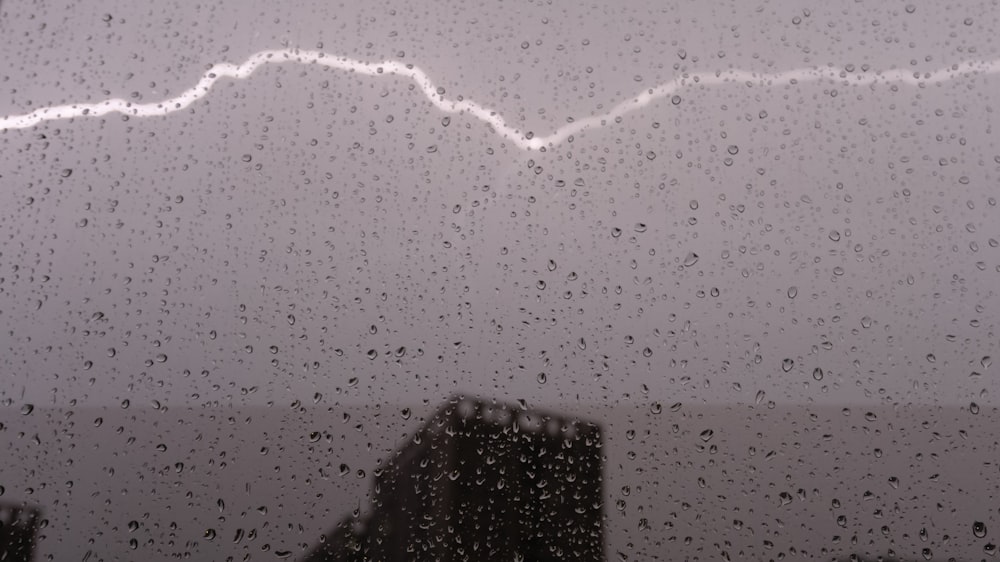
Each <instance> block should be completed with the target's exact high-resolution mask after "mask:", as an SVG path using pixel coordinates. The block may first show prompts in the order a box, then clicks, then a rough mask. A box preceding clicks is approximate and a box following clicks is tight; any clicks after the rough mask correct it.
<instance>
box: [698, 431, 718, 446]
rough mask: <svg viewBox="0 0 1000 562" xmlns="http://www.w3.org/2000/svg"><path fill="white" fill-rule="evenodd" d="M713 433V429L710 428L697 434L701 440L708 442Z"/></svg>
mask: <svg viewBox="0 0 1000 562" xmlns="http://www.w3.org/2000/svg"><path fill="white" fill-rule="evenodd" d="M714 435H715V431H712V430H711V429H706V430H705V431H702V432H701V433H700V434H699V435H698V436H699V437H701V440H702V441H704V442H705V443H708V442H709V441H710V440H711V439H712V437H713V436H714Z"/></svg>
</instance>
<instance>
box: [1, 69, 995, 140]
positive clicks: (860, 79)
mask: <svg viewBox="0 0 1000 562" xmlns="http://www.w3.org/2000/svg"><path fill="white" fill-rule="evenodd" d="M283 62H294V63H298V64H307V65H309V64H316V65H320V66H325V67H329V68H334V69H337V70H342V71H344V72H347V73H357V74H364V75H368V76H397V77H404V78H409V79H410V80H413V81H414V82H416V84H417V86H418V87H419V89H420V91H421V92H423V94H424V96H426V97H427V99H428V100H430V102H431V103H432V104H433V105H434V106H435V107H437V108H438V109H439V110H441V111H443V112H445V113H457V114H462V115H469V116H472V117H474V118H476V119H478V120H480V121H482V122H483V123H485V124H486V125H487V126H488V127H490V129H491V130H492V131H493V132H494V133H495V134H497V135H499V136H501V137H503V138H505V139H508V140H509V141H510V142H512V143H514V144H515V145H517V146H518V147H519V148H521V149H524V150H537V149H540V148H543V147H554V146H556V145H558V144H560V143H562V142H564V141H565V140H567V139H569V138H570V137H572V136H574V135H577V134H579V133H582V132H584V131H586V130H588V129H595V128H599V127H603V126H605V125H607V124H608V123H612V122H614V120H615V119H616V118H618V117H621V116H623V115H625V114H626V113H631V112H633V111H636V110H638V109H641V108H643V107H646V106H647V105H649V104H651V103H653V102H654V101H656V100H659V99H662V98H665V97H667V96H673V95H675V94H678V93H679V92H681V91H682V90H685V89H688V88H697V87H705V86H724V85H740V84H742V85H745V86H747V87H757V88H774V87H777V86H788V85H796V84H801V83H805V82H815V81H820V80H827V81H830V82H833V83H837V84H840V85H842V86H845V87H847V86H872V87H874V86H876V85H889V84H894V83H898V84H904V85H908V86H914V87H918V88H924V87H927V86H931V85H935V84H940V83H943V82H948V81H952V80H957V79H961V78H970V77H977V76H985V75H991V74H1000V59H998V60H992V61H966V62H961V63H956V64H952V65H950V66H947V67H943V68H939V69H936V70H931V71H923V72H918V71H914V70H901V69H892V70H882V71H875V70H868V71H858V72H855V71H848V70H846V69H844V68H841V67H837V66H832V65H828V66H821V67H813V68H797V69H793V70H786V71H783V72H774V73H765V72H753V71H748V70H739V69H728V70H719V71H715V72H685V73H681V74H680V75H678V76H676V77H674V78H673V79H671V80H669V81H667V82H664V83H663V84H660V85H658V86H654V87H652V88H648V89H644V90H642V91H640V92H638V93H636V94H635V95H633V96H632V97H630V98H628V99H626V100H624V101H622V102H620V103H619V104H618V105H616V106H614V107H613V108H611V110H610V111H608V112H607V113H604V114H602V115H594V116H590V117H585V118H582V119H575V120H573V119H568V120H567V121H568V122H567V124H566V125H564V126H562V127H560V128H559V129H557V130H555V131H553V132H552V133H550V134H549V135H546V136H537V135H534V136H532V135H530V133H527V132H523V131H520V130H519V129H518V128H516V127H512V126H510V125H508V124H507V122H506V121H505V120H504V118H503V117H502V116H501V115H500V114H499V113H498V112H497V111H494V110H492V109H490V108H488V107H484V106H482V105H480V104H478V103H476V102H474V101H471V100H454V99H448V98H445V97H444V95H442V94H439V93H438V88H437V86H436V85H435V84H434V82H433V81H432V80H431V79H430V77H429V76H428V75H427V73H426V72H424V71H423V70H421V69H420V68H419V67H417V66H414V65H412V64H406V63H403V62H400V61H391V60H390V61H384V62H363V61H359V60H354V59H351V58H347V57H340V56H336V55H331V54H329V53H323V52H320V51H304V50H297V49H279V50H266V51H260V52H258V53H255V54H253V55H251V56H250V58H248V59H247V60H246V61H245V62H244V63H242V64H238V65H237V64H231V63H219V64H216V65H214V66H212V67H211V68H210V69H208V71H207V72H205V74H204V75H203V76H202V77H201V80H199V81H198V83H197V84H195V85H194V86H193V87H191V88H189V89H188V90H185V91H184V92H183V93H181V94H180V95H178V96H176V97H173V98H170V99H167V100H164V101H161V102H152V103H144V104H136V103H131V102H128V101H126V100H123V99H121V98H113V99H109V100H104V101H100V102H97V103H89V104H68V105H59V106H50V107H42V108H39V109H36V110H35V111H32V112H31V113H28V114H25V115H14V116H7V117H2V118H0V130H7V129H26V128H29V127H32V126H34V125H37V124H39V123H42V122H44V121H52V120H56V119H70V118H75V117H100V116H103V115H107V114H109V113H115V112H118V113H122V114H125V115H129V116H132V117H154V116H158V115H167V114H169V113H173V112H175V111H180V110H182V109H184V108H186V107H188V106H189V105H191V104H192V103H194V102H195V101H197V100H198V99H201V98H202V97H204V96H206V95H208V93H209V91H210V90H211V89H212V86H213V85H214V84H215V83H216V82H217V81H218V80H219V79H221V78H235V79H244V78H247V77H249V76H250V75H251V74H253V72H254V71H255V70H257V69H258V68H260V67H261V66H263V65H265V64H269V63H283Z"/></svg>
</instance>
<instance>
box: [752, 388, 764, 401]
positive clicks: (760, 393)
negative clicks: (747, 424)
mask: <svg viewBox="0 0 1000 562" xmlns="http://www.w3.org/2000/svg"><path fill="white" fill-rule="evenodd" d="M763 401H764V391H763V390H758V391H757V396H756V397H754V402H756V403H758V404H760V403H761V402H763Z"/></svg>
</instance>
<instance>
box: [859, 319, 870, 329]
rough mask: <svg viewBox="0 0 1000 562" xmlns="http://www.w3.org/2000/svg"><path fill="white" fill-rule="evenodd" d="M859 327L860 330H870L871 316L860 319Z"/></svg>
mask: <svg viewBox="0 0 1000 562" xmlns="http://www.w3.org/2000/svg"><path fill="white" fill-rule="evenodd" d="M861 327H862V328H871V327H872V319H871V316H863V317H862V318H861Z"/></svg>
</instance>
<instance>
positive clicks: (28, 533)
mask: <svg viewBox="0 0 1000 562" xmlns="http://www.w3.org/2000/svg"><path fill="white" fill-rule="evenodd" d="M41 516H42V513H41V511H40V510H39V509H38V508H36V507H32V506H30V505H27V504H17V503H9V502H0V560H2V561H3V562H30V561H31V560H33V559H34V556H35V532H36V531H37V530H38V526H39V524H40V523H41Z"/></svg>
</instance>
